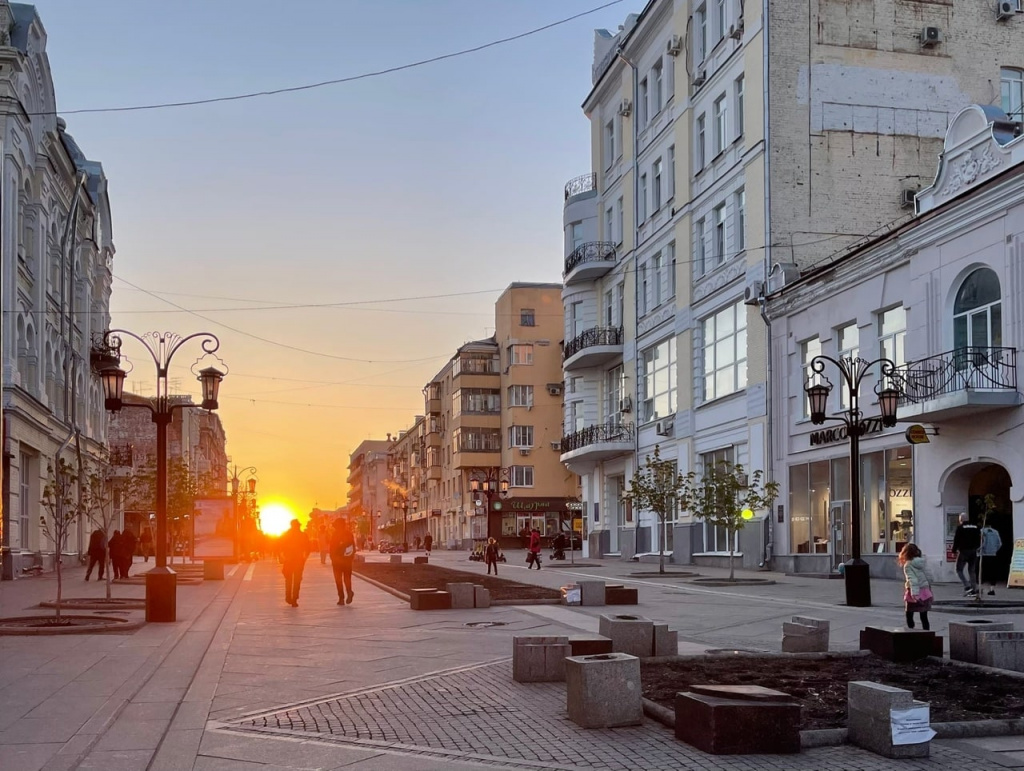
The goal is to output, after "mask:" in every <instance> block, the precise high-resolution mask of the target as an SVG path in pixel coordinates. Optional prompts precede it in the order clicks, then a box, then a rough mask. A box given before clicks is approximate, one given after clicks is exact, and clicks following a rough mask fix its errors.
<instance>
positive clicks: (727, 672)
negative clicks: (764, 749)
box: [641, 654, 1024, 730]
mask: <svg viewBox="0 0 1024 771" xmlns="http://www.w3.org/2000/svg"><path fill="white" fill-rule="evenodd" d="M641 679H642V683H643V695H644V696H645V697H646V698H648V699H650V700H651V701H653V702H655V703H656V704H659V705H661V706H662V707H666V708H668V709H669V710H671V709H674V706H675V697H676V693H678V692H681V691H685V690H687V689H688V688H689V686H691V685H695V684H699V683H706V684H714V685H760V686H764V687H765V688H773V689H775V690H779V691H783V692H784V693H788V694H790V695H791V696H793V697H794V698H796V699H798V700H799V701H800V704H801V706H802V707H803V710H802V716H801V726H800V728H801V730H814V729H826V728H845V727H846V695H847V683H848V682H849V681H851V680H870V681H872V682H876V683H884V684H885V685H891V686H895V687H897V688H906V689H908V690H910V691H912V692H913V694H914V698H915V699H919V700H921V701H927V702H930V703H931V720H932V722H933V723H948V722H959V721H980V720H996V719H1005V718H1017V717H1020V716H1021V715H1024V679H1021V678H1020V677H1014V676H1013V675H1012V674H1006V675H1003V674H1000V673H998V672H996V671H994V670H991V669H988V670H986V671H984V672H983V673H982V672H979V671H978V670H977V669H976V668H972V667H960V666H955V665H953V666H951V665H950V664H948V663H945V662H942V661H938V660H932V659H923V660H921V661H918V662H914V663H912V664H893V663H891V662H888V661H884V660H882V659H879V658H877V657H875V656H870V655H856V654H855V655H843V654H839V655H815V654H811V655H805V656H798V655H789V656H751V655H740V656H727V655H716V656H713V657H688V658H678V659H661V660H657V661H649V662H645V661H641Z"/></svg>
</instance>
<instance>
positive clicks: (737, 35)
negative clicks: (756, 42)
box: [729, 19, 743, 40]
mask: <svg viewBox="0 0 1024 771" xmlns="http://www.w3.org/2000/svg"><path fill="white" fill-rule="evenodd" d="M729 37H731V38H732V39H733V40H742V39H743V19H740V20H739V21H737V22H736V23H735V24H733V25H730V26H729Z"/></svg>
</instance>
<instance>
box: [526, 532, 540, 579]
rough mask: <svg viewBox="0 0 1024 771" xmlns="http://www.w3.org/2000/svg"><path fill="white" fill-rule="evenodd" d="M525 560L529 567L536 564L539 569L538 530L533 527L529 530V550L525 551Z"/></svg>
mask: <svg viewBox="0 0 1024 771" xmlns="http://www.w3.org/2000/svg"><path fill="white" fill-rule="evenodd" d="M526 561H527V563H528V564H529V566H530V567H528V568H527V570H529V569H530V568H532V567H534V566H536V567H537V570H540V530H538V529H537V528H533V530H531V531H530V550H529V551H528V552H527V553H526Z"/></svg>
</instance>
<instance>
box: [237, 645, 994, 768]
mask: <svg viewBox="0 0 1024 771" xmlns="http://www.w3.org/2000/svg"><path fill="white" fill-rule="evenodd" d="M235 729H236V730H237V729H242V730H247V731H256V732H270V733H275V734H287V735H292V736H296V735H299V736H303V737H304V738H321V739H325V740H328V741H333V742H344V743H348V744H356V745H362V746H371V747H379V748H381V749H387V750H390V751H400V752H403V753H410V754H416V755H426V756H435V757H445V758H453V759H455V758H458V759H463V760H471V761H475V762H484V763H489V764H493V765H496V766H502V767H506V768H508V767H512V768H533V769H536V768H545V769H564V770H565V771H577V769H607V770H608V771H635V769H638V768H643V769H652V770H655V771H661V770H662V769H664V770H665V771H669V769H686V770H689V769H693V771H698V770H703V769H710V768H714V769H723V770H724V771H754V770H755V769H778V771H851V770H853V769H859V770H861V771H875V770H876V769H877V770H878V771H882V770H883V769H891V768H892V767H893V766H892V763H893V761H891V760H888V759H886V758H882V757H879V756H876V755H873V754H871V753H868V752H864V751H861V750H858V749H855V748H853V747H845V746H844V747H827V748H821V749H815V750H809V751H807V752H804V753H802V754H800V755H743V756H709V755H706V754H704V753H702V752H699V751H698V750H695V749H694V748H692V747H690V746H689V745H687V744H684V743H683V742H680V741H678V740H676V738H675V736H674V735H673V733H672V731H670V730H669V729H668V728H666V727H664V726H662V725H661V724H659V723H656V722H654V721H651V720H645V721H644V724H643V725H641V726H635V727H630V728H616V729H608V730H586V729H583V728H580V727H579V726H577V725H576V724H574V723H572V722H570V721H569V719H568V717H567V716H566V704H565V686H564V685H563V684H562V683H530V684H520V683H516V682H514V681H513V680H512V677H511V662H510V661H501V662H495V663H490V664H484V665H481V666H479V667H472V668H463V669H460V670H458V671H454V672H449V673H442V674H439V675H433V676H429V677H425V678H422V679H417V680H410V681H404V682H402V683H399V684H395V685H387V686H382V687H379V688H373V689H369V690H365V691H360V692H357V693H352V694H346V695H343V696H338V697H333V698H331V699H327V700H324V701H319V702H315V703H311V704H305V705H301V706H295V707H290V708H284V709H281V710H277V711H272V712H266V713H262V714H259V715H255V716H248V717H246V718H244V719H242V720H240V721H238V723H237V724H236V725H235ZM311 734H313V735H314V736H311ZM976 762H977V759H976V758H972V757H971V756H969V755H965V754H963V753H962V752H960V751H958V750H954V749H952V748H948V747H942V746H940V745H936V744H933V745H932V757H931V758H929V759H924V760H904V761H900V763H899V766H900V768H901V769H913V770H914V771H916V770H917V769H929V770H930V771H934V770H935V769H943V768H956V769H963V768H967V767H970V766H969V765H968V764H971V765H973V764H974V763H976Z"/></svg>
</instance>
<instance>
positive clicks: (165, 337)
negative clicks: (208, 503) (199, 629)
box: [94, 329, 227, 621]
mask: <svg viewBox="0 0 1024 771" xmlns="http://www.w3.org/2000/svg"><path fill="white" fill-rule="evenodd" d="M124 336H127V337H132V338H134V339H135V340H138V341H139V342H140V343H142V345H143V347H144V348H145V349H146V351H148V353H149V355H150V357H151V358H152V359H153V363H154V364H155V365H156V396H154V397H153V398H151V399H147V400H146V401H144V402H142V403H134V402H131V403H128V404H125V403H124V402H123V401H122V397H123V394H124V380H125V377H127V375H128V372H127V371H126V370H124V369H122V368H121V367H120V366H119V365H120V363H121V342H122V337H124ZM193 338H201V346H202V349H203V355H202V356H200V357H199V358H198V359H196V361H195V363H194V364H193V365H192V372H193V374H195V375H196V379H197V380H199V382H200V383H202V386H203V401H202V405H201V406H202V408H203V409H204V410H215V409H217V406H218V404H217V394H218V392H219V390H220V382H221V380H223V379H224V376H225V375H226V374H227V367H224V364H223V362H221V361H220V359H219V358H217V357H216V356H214V355H213V354H214V352H215V351H216V350H217V349H218V348H219V347H220V340H218V339H217V337H216V336H215V335H212V334H210V333H209V332H197V333H195V334H192V335H188V336H187V337H181V336H180V335H177V334H175V333H173V332H164V333H160V332H147V333H145V334H144V335H141V336H140V335H137V334H135V333H134V332H129V331H127V330H124V329H111V330H108V331H106V332H104V333H103V342H102V345H101V347H100V351H99V355H98V356H97V357H95V359H94V360H95V361H96V362H97V365H96V366H97V370H98V372H99V376H100V380H101V382H102V384H103V396H104V403H105V406H106V408H107V410H109V411H110V412H120V411H121V409H122V408H123V407H142V408H144V409H148V410H149V412H150V415H151V416H152V419H153V422H154V423H156V567H154V568H153V569H152V570H150V571H149V572H148V573H146V621H174V620H175V619H176V618H177V574H176V573H175V572H174V571H173V570H172V569H171V568H169V567H167V426H168V425H170V423H171V419H172V417H173V416H174V411H175V410H176V409H180V408H182V407H185V406H191V405H188V404H184V403H172V402H171V400H170V393H169V391H168V380H167V372H168V368H169V367H170V364H171V359H172V358H174V354H175V353H177V352H178V350H179V349H180V348H181V346H182V345H184V344H185V343H186V342H188V341H189V340H192V339H193ZM208 356H209V357H212V358H213V359H215V360H216V361H217V362H218V363H219V364H220V365H221V367H223V370H222V369H218V368H217V367H214V366H206V367H204V368H203V369H200V370H198V371H196V367H197V366H198V365H199V364H200V363H201V362H202V361H203V360H204V359H206V358H207V357H208Z"/></svg>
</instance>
